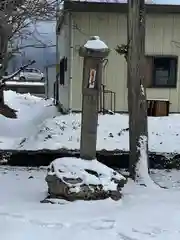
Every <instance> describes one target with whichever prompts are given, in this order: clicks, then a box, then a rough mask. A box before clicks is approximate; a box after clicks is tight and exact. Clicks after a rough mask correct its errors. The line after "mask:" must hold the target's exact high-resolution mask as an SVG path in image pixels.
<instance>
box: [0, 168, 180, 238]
mask: <svg viewBox="0 0 180 240" xmlns="http://www.w3.org/2000/svg"><path fill="white" fill-rule="evenodd" d="M45 174H46V171H45V169H40V170H38V169H27V168H12V167H0V182H1V184H0V192H1V197H0V236H1V239H3V240H11V239H14V240H32V239H33V240H36V239H37V240H39V239H43V240H49V239H52V238H54V239H66V240H71V239H73V240H84V239H87V240H88V239H94V240H99V239H104V240H109V239H111V240H144V239H145V240H176V239H179V238H180V227H179V226H180V219H179V216H180V205H179V199H180V173H179V172H178V171H175V170H174V171H171V172H166V171H157V170H155V171H153V173H152V174H151V176H152V177H153V179H154V180H156V181H157V182H158V183H159V184H161V185H163V186H166V187H168V188H169V189H162V188H161V189H149V188H145V187H140V186H137V185H135V184H134V183H132V182H129V183H128V184H127V185H126V186H125V188H124V190H123V193H124V197H123V199H122V200H120V201H118V202H114V201H113V200H109V199H108V200H104V201H96V202H82V201H79V202H74V203H68V202H65V201H60V202H59V203H61V204H45V203H43V204H42V203H40V201H41V200H42V199H44V198H45V196H46V194H47V186H46V184H45V181H44V177H45Z"/></svg>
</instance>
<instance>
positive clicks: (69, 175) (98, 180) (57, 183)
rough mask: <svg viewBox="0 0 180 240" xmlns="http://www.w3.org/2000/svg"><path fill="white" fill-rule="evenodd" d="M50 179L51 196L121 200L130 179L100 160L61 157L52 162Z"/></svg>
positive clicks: (68, 198)
mask: <svg viewBox="0 0 180 240" xmlns="http://www.w3.org/2000/svg"><path fill="white" fill-rule="evenodd" d="M46 182H47V184H48V192H49V197H50V198H63V199H66V200H69V201H74V200H98V199H105V198H108V197H111V198H112V199H114V200H118V199H120V198H121V189H122V188H123V186H124V184H125V183H126V179H125V178H124V177H123V176H122V175H121V174H119V173H118V172H116V171H114V170H113V169H111V168H109V167H107V166H105V165H103V164H102V163H100V162H98V161H97V160H92V161H88V160H83V159H80V158H59V159H56V160H54V161H53V162H52V163H51V164H50V166H49V168H48V173H47V176H46Z"/></svg>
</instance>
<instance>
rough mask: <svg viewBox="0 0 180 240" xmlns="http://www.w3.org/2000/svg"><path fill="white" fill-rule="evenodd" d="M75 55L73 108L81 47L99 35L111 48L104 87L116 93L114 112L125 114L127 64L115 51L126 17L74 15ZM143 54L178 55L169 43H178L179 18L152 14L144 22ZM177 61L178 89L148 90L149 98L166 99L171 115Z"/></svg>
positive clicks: (176, 101)
mask: <svg viewBox="0 0 180 240" xmlns="http://www.w3.org/2000/svg"><path fill="white" fill-rule="evenodd" d="M73 21H74V26H75V27H74V30H73V32H74V44H73V45H74V56H73V86H72V87H73V88H72V89H73V92H72V99H73V101H72V108H73V109H74V110H80V109H81V82H82V64H83V62H82V59H81V58H80V57H79V55H78V49H79V47H80V45H82V44H84V42H85V41H86V40H87V39H88V37H89V36H91V35H98V36H100V37H101V39H102V40H104V41H105V42H106V44H107V45H108V46H109V48H110V49H111V52H110V55H109V57H108V64H107V67H106V71H105V74H104V75H105V77H104V84H105V85H106V86H107V88H108V89H110V90H112V91H114V92H116V110H117V111H127V69H126V62H125V60H124V58H123V57H122V56H119V55H118V54H117V53H116V52H115V50H114V48H115V47H116V45H117V44H122V43H126V33H127V32H126V26H127V25H126V15H122V14H121V15H118V14H115V13H89V14H88V13H76V14H74V13H73ZM146 24H147V25H146V26H147V27H146V53H147V54H164V55H165V54H170V55H173V54H174V55H179V54H180V49H179V48H177V47H175V45H174V44H173V43H172V40H176V41H180V30H179V29H180V16H178V15H177V14H176V15H166V16H165V15H164V16H163V15H162V16H160V15H152V16H148V17H147V21H146ZM179 72H180V62H178V84H177V89H148V90H147V95H148V97H149V98H168V99H170V102H171V107H170V110H171V111H172V112H177V111H180V97H179V93H180V84H179V82H180V81H179Z"/></svg>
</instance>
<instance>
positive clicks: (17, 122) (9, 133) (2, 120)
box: [0, 91, 57, 149]
mask: <svg viewBox="0 0 180 240" xmlns="http://www.w3.org/2000/svg"><path fill="white" fill-rule="evenodd" d="M4 95H5V103H6V104H7V105H8V106H9V107H11V108H13V109H15V110H17V119H9V118H6V117H4V116H2V115H0V148H1V149H14V148H16V146H17V144H19V141H21V139H23V138H24V137H28V136H31V135H33V134H35V133H36V131H37V127H38V125H39V124H41V123H42V122H43V121H44V120H45V119H46V118H51V117H53V116H57V110H56V107H54V106H53V104H52V100H44V99H42V98H39V97H35V96H32V95H30V94H17V93H15V92H13V91H5V92H4ZM16 142H17V144H16Z"/></svg>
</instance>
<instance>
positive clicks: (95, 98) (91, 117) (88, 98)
mask: <svg viewBox="0 0 180 240" xmlns="http://www.w3.org/2000/svg"><path fill="white" fill-rule="evenodd" d="M108 54H109V48H108V47H107V45H106V44H105V43H104V42H103V41H101V40H100V38H99V37H96V36H94V37H91V38H90V39H89V40H88V41H87V42H86V44H85V45H84V46H82V47H80V50H79V55H80V56H81V57H83V58H84V65H83V81H82V119H81V144H80V157H81V158H82V159H86V160H92V159H95V158H96V140H97V126H98V105H99V94H100V89H101V83H102V71H103V59H104V58H106V57H107V56H108Z"/></svg>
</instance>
